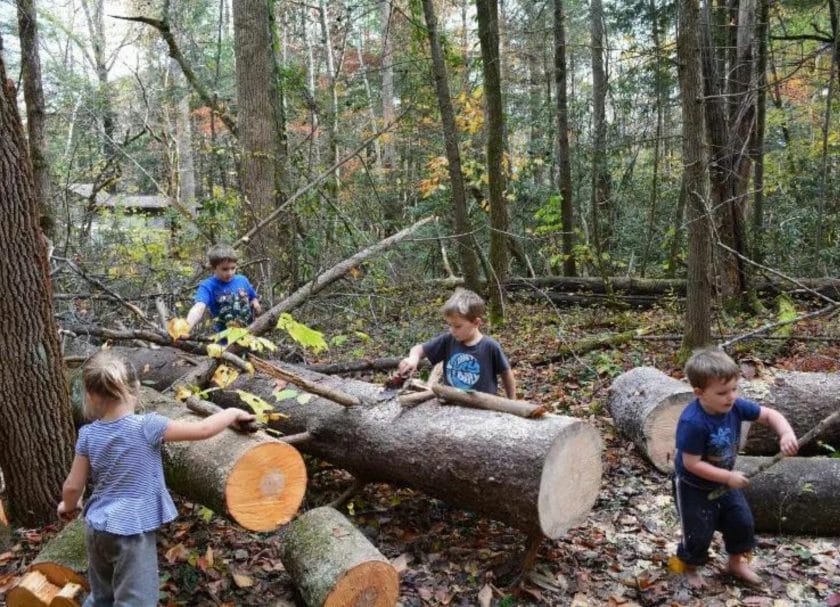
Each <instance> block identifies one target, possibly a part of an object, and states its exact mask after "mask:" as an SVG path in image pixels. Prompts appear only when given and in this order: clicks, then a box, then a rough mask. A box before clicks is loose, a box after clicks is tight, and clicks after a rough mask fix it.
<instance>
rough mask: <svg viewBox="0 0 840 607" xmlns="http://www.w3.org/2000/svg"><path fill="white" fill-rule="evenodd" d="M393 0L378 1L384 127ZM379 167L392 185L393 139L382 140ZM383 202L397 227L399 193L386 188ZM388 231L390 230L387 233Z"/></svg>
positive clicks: (390, 93)
mask: <svg viewBox="0 0 840 607" xmlns="http://www.w3.org/2000/svg"><path fill="white" fill-rule="evenodd" d="M392 2H393V0H379V10H380V19H381V25H382V65H381V68H380V69H381V70H382V122H383V123H384V126H387V125H389V124H391V123H392V122H393V121H394V116H395V114H396V113H395V112H394V28H393V23H392V22H393V20H392V18H391V17H392V14H393V9H392ZM382 164H383V168H384V175H383V176H384V177H385V180H386V183H395V182H396V180H395V179H394V177H395V175H393V172H394V171H395V170H396V168H397V146H396V145H395V140H394V138H393V137H385V138H384V141H383V142H382ZM386 195H387V196H388V198H387V200H385V221H386V224H387V223H388V222H390V223H391V224H396V223H398V222H399V220H400V217H401V216H402V208H401V204H400V197H399V191H398V190H397V189H396V188H389V190H388V192H387V194H386ZM388 231H390V230H388Z"/></svg>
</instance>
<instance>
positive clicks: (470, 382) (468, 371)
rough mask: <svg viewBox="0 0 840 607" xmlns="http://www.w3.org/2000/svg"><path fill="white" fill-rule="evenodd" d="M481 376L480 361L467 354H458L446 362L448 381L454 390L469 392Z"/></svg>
mask: <svg viewBox="0 0 840 607" xmlns="http://www.w3.org/2000/svg"><path fill="white" fill-rule="evenodd" d="M479 375H481V365H480V364H479V363H478V359H476V357H475V356H473V355H472V354H469V353H467V352H458V353H456V354H453V355H452V356H450V357H449V360H447V361H446V380H447V382H448V383H449V385H450V386H452V387H453V388H459V389H461V390H469V389H471V388H472V387H473V386H475V384H476V382H477V381H478V377H479Z"/></svg>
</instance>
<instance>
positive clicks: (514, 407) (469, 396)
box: [431, 384, 546, 418]
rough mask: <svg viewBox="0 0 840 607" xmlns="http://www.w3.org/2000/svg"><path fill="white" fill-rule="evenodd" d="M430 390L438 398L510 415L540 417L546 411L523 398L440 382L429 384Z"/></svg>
mask: <svg viewBox="0 0 840 607" xmlns="http://www.w3.org/2000/svg"><path fill="white" fill-rule="evenodd" d="M431 390H432V392H434V393H435V395H436V396H438V398H440V399H442V400H444V401H447V402H449V403H456V404H459V405H466V406H468V407H473V408H476V409H487V410H488V411H499V412H501V413H510V414H511V415H518V416H519V417H530V418H534V417H542V416H543V415H544V414H545V413H546V408H545V407H544V406H542V405H535V404H533V403H529V402H527V401H524V400H511V399H509V398H503V397H501V396H496V395H495V394H486V393H484V392H465V391H463V390H459V389H458V388H453V387H452V386H444V385H442V384H435V385H433V386H431Z"/></svg>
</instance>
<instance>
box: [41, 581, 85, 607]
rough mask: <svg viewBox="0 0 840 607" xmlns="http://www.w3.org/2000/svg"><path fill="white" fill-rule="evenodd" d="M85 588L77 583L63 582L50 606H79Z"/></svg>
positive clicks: (83, 599)
mask: <svg viewBox="0 0 840 607" xmlns="http://www.w3.org/2000/svg"><path fill="white" fill-rule="evenodd" d="M86 594H87V593H86V592H85V589H84V588H82V587H81V586H79V585H78V584H65V585H64V588H62V589H61V591H60V592H59V593H58V594H57V595H55V598H54V599H53V600H52V603H50V607H79V606H80V605H81V604H82V603H84V601H85V596H86Z"/></svg>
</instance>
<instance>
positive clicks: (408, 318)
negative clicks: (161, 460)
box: [0, 301, 840, 607]
mask: <svg viewBox="0 0 840 607" xmlns="http://www.w3.org/2000/svg"><path fill="white" fill-rule="evenodd" d="M400 303H401V306H400V310H401V311H400V312H392V313H387V312H382V311H381V310H380V309H378V308H376V307H374V306H373V305H372V306H371V307H370V311H369V312H368V313H365V314H361V315H358V314H349V315H347V316H342V315H341V314H337V313H335V310H333V311H332V312H330V311H329V310H328V309H326V308H316V307H312V308H311V309H309V308H308V309H307V311H306V314H307V315H308V316H309V318H302V320H303V321H304V322H308V323H310V324H311V325H313V326H314V325H315V324H317V325H318V326H317V328H318V329H319V330H321V331H324V332H325V334H326V336H327V337H328V338H330V337H332V338H333V342H334V343H335V344H340V345H336V346H334V347H332V348H331V349H330V350H329V351H328V352H327V353H326V354H322V355H320V356H319V357H318V360H317V361H316V360H312V359H311V358H310V361H309V362H338V361H349V360H356V359H360V358H376V357H382V356H401V355H404V353H405V352H407V350H408V347H409V346H410V345H411V344H412V343H414V342H417V341H421V340H424V339H426V338H428V337H430V336H431V335H433V334H434V333H435V332H437V331H438V330H441V329H442V319H441V318H440V317H439V316H438V314H437V312H436V310H437V306H438V305H439V304H440V303H441V301H434V302H428V301H427V302H426V303H425V304H423V305H418V306H416V307H411V305H410V304H408V303H407V302H405V301H400ZM326 305H327V307H328V306H329V304H326ZM406 310H411V312H410V313H406V312H405V311H406ZM507 315H508V319H509V321H508V323H507V324H506V325H505V327H504V329H503V330H501V331H492V330H491V331H487V333H489V334H492V335H494V336H495V337H496V338H497V339H498V340H499V341H500V342H501V343H502V345H503V347H504V348H505V350H506V351H507V353H508V355H509V357H510V358H511V360H512V361H515V362H516V361H523V360H525V359H526V358H528V359H529V360H534V357H535V356H536V357H537V358H539V356H540V355H541V354H542V355H544V356H545V357H546V358H548V357H550V356H551V355H552V353H553V352H556V350H557V348H558V347H560V346H562V345H567V344H570V343H573V342H574V341H576V340H577V339H581V338H583V337H586V336H592V335H597V334H609V333H616V332H621V331H627V330H628V329H635V328H644V329H646V332H647V334H648V335H666V334H667V335H673V334H678V333H679V332H680V328H681V325H682V318H681V315H680V314H679V312H678V311H677V310H676V307H675V306H673V305H668V303H667V302H665V304H664V305H663V306H661V307H657V308H654V309H651V310H642V311H639V310H634V311H622V312H611V311H606V310H604V309H582V308H573V309H562V310H558V309H556V308H553V307H551V306H546V305H541V304H534V303H524V302H515V303H513V304H511V305H510V307H509V308H508V311H507ZM318 318H332V319H333V320H332V321H331V322H332V323H333V326H330V325H328V324H326V323H316V321H315V320H314V319H318ZM773 320H775V319H774V318H773V313H772V312H768V313H767V314H766V315H765V317H764V318H760V319H751V320H750V321H749V323H746V322H740V321H739V319H737V318H728V319H726V320H725V321H720V322H718V324H717V326H716V330H719V331H723V332H725V333H726V334H740V333H744V332H746V331H748V330H751V329H754V328H755V327H757V326H761V325H763V324H765V323H767V322H771V321H773ZM793 332H794V334H795V335H797V336H811V337H813V336H829V337H832V338H833V341H800V340H796V339H792V340H779V339H775V340H751V341H745V342H742V345H740V346H739V347H738V348H737V350H736V351H735V353H734V356H735V358H739V359H744V358H749V359H752V360H760V361H762V362H763V363H764V364H765V365H766V366H768V367H781V368H785V369H790V370H800V371H820V372H837V371H838V370H840V322H839V321H838V319H837V317H836V316H835V317H834V318H833V319H828V320H825V319H823V320H813V321H810V322H807V323H804V324H800V325H797V326H796V327H795V328H794V329H793ZM339 334H341V335H342V337H341V339H335V337H336V336H338V335H339ZM345 334H346V336H345ZM678 347H679V341H677V340H673V341H654V340H633V341H631V342H629V343H627V344H624V345H621V346H618V347H613V348H608V349H599V350H595V351H593V352H589V353H587V354H583V355H580V356H576V357H568V358H566V359H563V360H561V361H558V362H554V363H551V364H536V365H532V364H526V363H522V362H520V363H519V364H516V365H515V367H514V369H515V372H516V375H517V380H518V382H519V392H520V397H521V398H525V399H527V400H530V401H532V402H537V403H542V404H544V405H547V406H549V407H550V408H551V409H552V410H554V411H556V412H558V413H561V414H564V415H572V416H578V417H582V418H585V419H588V420H589V421H590V422H591V423H592V424H594V425H595V426H596V427H597V428H598V430H599V431H600V433H601V435H602V436H603V438H604V442H605V450H604V454H603V463H604V470H603V482H602V485H601V492H600V495H599V497H598V500H597V502H596V504H595V506H594V508H593V509H592V511H591V513H590V514H589V516H588V518H587V520H586V521H585V522H584V523H583V524H581V525H580V526H578V527H575V528H573V529H571V530H570V531H569V532H568V533H567V534H566V536H565V537H563V538H562V539H558V540H554V541H550V540H544V541H543V542H542V544H541V546H540V549H539V553H538V557H537V561H536V564H535V566H534V567H533V569H532V570H531V572H530V573H529V575H528V576H526V577H525V578H524V580H523V581H521V582H520V583H519V584H517V585H515V586H514V587H512V588H511V587H506V586H505V585H504V584H503V580H502V579H500V577H499V576H498V575H497V572H498V571H499V570H500V569H501V568H503V567H504V565H505V564H506V563H509V562H511V560H512V559H513V558H515V556H516V555H517V554H519V553H520V552H521V551H522V550H523V549H524V548H525V540H526V538H525V536H524V534H523V533H521V532H519V531H517V530H514V529H512V528H510V527H507V526H505V525H503V524H501V523H497V522H494V521H491V520H487V519H484V518H480V517H478V516H476V515H474V514H472V513H470V512H467V511H463V510H460V509H457V508H453V507H450V506H448V505H447V504H445V503H443V502H441V501H439V500H436V499H432V498H429V497H427V496H425V495H424V494H422V493H419V492H415V491H412V490H408V489H395V488H393V487H390V486H388V485H380V484H376V485H368V486H367V487H365V488H364V489H363V490H362V492H361V493H360V494H358V495H357V496H356V497H355V498H354V499H353V500H352V501H351V502H350V503H349V504H348V506H347V507H346V508H345V509H344V511H345V513H346V514H347V515H348V516H349V517H350V519H351V520H352V521H353V522H354V524H355V525H356V526H357V527H358V528H359V529H360V530H362V531H363V532H364V533H365V534H366V535H367V537H368V538H369V539H370V540H371V541H372V542H373V543H374V544H375V545H376V546H377V547H378V548H379V550H380V551H381V552H382V553H383V554H384V555H385V556H386V557H388V558H389V559H391V561H392V563H393V564H394V566H395V567H396V568H397V569H398V571H399V572H400V576H401V584H400V605H402V606H404V607H419V606H425V605H430V606H431V605H435V606H437V605H442V606H446V605H452V606H473V605H474V606H481V607H514V606H518V605H552V606H555V605H558V606H559V605H575V606H579V607H582V606H586V605H591V606H595V605H608V606H611V607H617V606H625V607H629V606H632V605H686V606H688V605H692V606H693V605H697V606H700V605H702V606H717V605H720V606H726V607H733V606H738V605H746V606H750V607H764V606H767V607H770V606H772V607H779V606H783V605H821V606H828V607H836V606H838V605H840V538H837V537H835V538H819V537H794V536H777V535H766V534H760V535H759V547H758V550H757V554H756V560H755V561H754V565H755V566H756V568H757V570H758V571H759V572H760V573H761V575H762V576H763V579H764V583H763V585H762V586H761V587H757V588H755V587H749V586H746V585H744V584H741V583H739V582H737V581H736V580H734V579H732V578H731V577H729V576H727V575H726V574H724V573H723V572H722V567H723V565H724V564H725V558H726V557H725V554H724V553H723V549H722V546H721V545H720V544H719V543H718V541H717V540H716V542H715V544H714V545H713V547H712V553H713V559H712V561H711V563H710V564H709V565H708V566H707V567H706V568H705V569H704V570H703V573H704V579H705V581H706V584H707V585H706V587H704V588H696V587H693V586H691V585H689V584H688V583H687V582H686V581H685V580H684V579H683V578H682V577H681V576H678V575H674V574H671V573H669V571H668V569H667V566H666V563H667V560H668V557H669V556H670V555H671V554H673V552H674V549H675V546H676V541H677V534H678V525H677V521H676V515H675V512H674V505H673V500H672V498H671V493H670V484H669V481H668V478H667V476H666V475H664V474H661V473H659V472H657V471H655V470H654V469H653V468H652V467H651V466H650V465H649V464H648V463H647V462H646V461H645V460H643V459H642V458H641V457H640V456H639V454H638V453H637V451H636V450H635V448H634V447H633V446H632V444H630V443H629V442H628V441H627V440H625V439H624V438H622V437H621V436H619V435H618V434H617V432H616V431H615V428H614V426H613V424H612V420H611V419H610V417H609V415H608V413H607V411H606V407H605V402H606V391H607V388H608V386H609V384H610V381H611V380H612V378H613V377H615V376H616V375H618V374H619V373H621V372H623V371H624V370H626V369H629V368H632V367H634V366H640V365H650V366H655V367H657V368H659V369H661V370H662V371H665V372H666V373H669V374H672V375H674V376H675V377H681V374H680V371H679V365H678V363H677V348H678ZM360 378H361V379H365V380H368V381H372V382H381V381H382V379H383V378H384V377H383V376H382V375H375V374H367V375H362V376H360ZM308 466H309V471H310V484H309V488H308V492H307V497H306V500H305V503H304V508H311V507H315V506H317V505H322V504H325V503H327V502H328V501H329V500H331V499H333V498H334V497H336V496H337V495H338V494H339V493H340V492H341V491H342V490H343V489H344V488H346V487H347V486H348V485H349V483H350V478H349V476H348V475H347V474H346V473H344V472H342V471H341V470H338V469H335V468H333V467H331V466H329V465H326V464H323V463H318V462H315V461H311V460H308ZM178 505H179V509H180V513H181V516H180V517H179V519H178V520H177V521H175V522H174V523H172V524H170V525H168V526H167V527H165V528H164V529H163V530H161V532H160V533H159V541H158V543H159V558H160V568H161V575H162V590H161V603H162V604H165V605H224V606H229V605H275V606H284V605H288V606H292V605H302V604H303V603H302V602H301V601H300V598H299V597H298V596H297V595H296V593H295V590H294V586H293V584H292V582H291V579H290V577H289V576H288V575H287V574H286V572H285V571H284V569H283V566H282V564H281V562H280V559H279V553H280V551H279V546H278V539H277V535H276V534H273V533H269V534H266V533H260V534H258V533H248V532H245V531H243V530H242V529H241V528H240V527H238V526H236V525H234V524H232V523H230V522H229V521H227V520H226V519H224V518H223V517H220V516H215V515H212V514H209V513H208V511H206V509H203V508H201V507H199V506H196V505H193V504H189V503H186V502H184V501H183V500H179V501H178ZM58 528H59V527H58V525H57V524H56V525H51V526H48V527H44V528H40V529H16V530H14V533H13V538H12V546H11V548H10V549H9V550H7V551H6V552H0V604H3V602H2V596H3V592H4V591H5V590H6V589H7V588H8V587H9V586H10V585H11V584H12V583H14V581H15V580H16V579H17V578H18V576H19V575H20V574H21V573H22V572H23V571H24V570H25V568H26V566H27V564H28V563H29V562H31V561H32V559H33V558H34V557H35V556H36V555H37V553H38V552H39V550H40V549H41V547H42V546H43V545H44V543H45V542H46V541H48V540H49V538H50V537H52V535H54V534H55V533H56V532H57V530H58Z"/></svg>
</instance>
